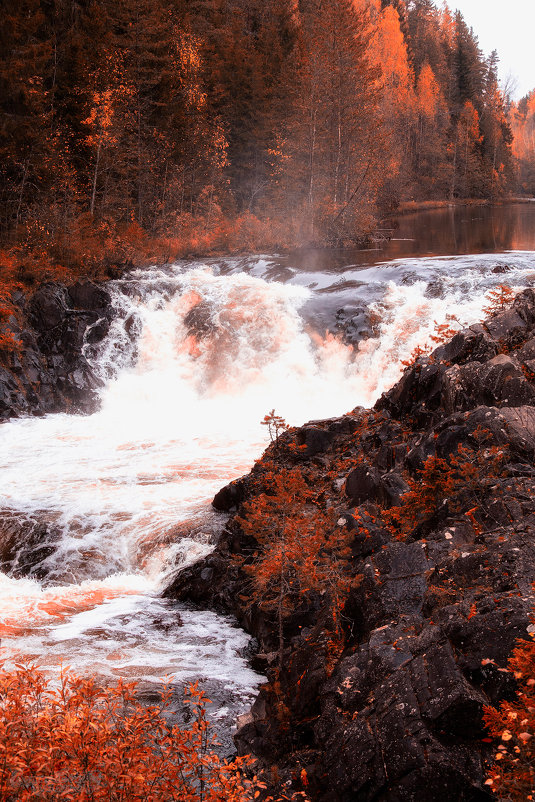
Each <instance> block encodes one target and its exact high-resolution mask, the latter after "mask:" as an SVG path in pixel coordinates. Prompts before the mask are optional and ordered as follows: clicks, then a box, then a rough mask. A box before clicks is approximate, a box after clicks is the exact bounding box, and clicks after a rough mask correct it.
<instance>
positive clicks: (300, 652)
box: [166, 290, 535, 802]
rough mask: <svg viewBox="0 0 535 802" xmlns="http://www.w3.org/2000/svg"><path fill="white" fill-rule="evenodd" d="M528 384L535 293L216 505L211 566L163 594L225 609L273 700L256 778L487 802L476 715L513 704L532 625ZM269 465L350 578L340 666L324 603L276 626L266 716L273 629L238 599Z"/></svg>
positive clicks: (290, 445)
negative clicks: (246, 526)
mask: <svg viewBox="0 0 535 802" xmlns="http://www.w3.org/2000/svg"><path fill="white" fill-rule="evenodd" d="M534 368H535V293H534V292H533V291H531V290H527V291H525V292H523V293H521V294H520V295H519V296H518V297H517V299H516V300H515V302H514V304H513V306H512V308H511V309H510V310H508V311H506V312H503V313H501V314H499V315H495V316H494V317H492V318H490V319H489V320H487V321H486V322H485V323H484V324H482V325H480V326H473V327H471V328H470V329H467V330H466V331H463V332H460V333H459V334H457V335H456V336H455V337H454V338H453V339H452V340H451V341H450V342H448V343H446V344H445V345H443V346H441V347H440V348H438V349H437V350H436V351H435V352H434V354H432V355H431V357H430V358H420V359H418V360H417V362H416V363H415V364H414V365H413V366H412V367H410V368H407V370H406V371H405V373H404V375H403V377H402V379H401V380H400V382H399V383H398V384H397V385H396V386H395V387H394V388H392V390H390V391H389V392H388V393H386V394H385V395H384V396H383V397H382V398H381V399H380V400H379V401H378V403H377V404H376V407H375V409H374V410H371V411H366V410H362V409H357V410H354V411H353V413H352V414H351V415H347V416H344V417H342V418H338V419H332V420H326V421H313V422H311V423H309V424H306V425H305V426H303V427H302V428H301V429H298V430H294V431H290V432H288V433H285V434H284V435H282V437H281V438H280V439H279V442H278V444H276V446H270V448H269V449H268V451H267V452H266V455H265V456H264V458H263V460H261V461H260V462H259V463H257V464H256V465H255V467H254V469H253V471H252V473H251V474H250V475H249V476H246V477H244V478H243V479H241V480H239V483H235V484H234V485H231V486H230V487H228V488H226V489H224V490H223V491H221V493H220V494H218V502H217V503H218V508H220V509H226V510H230V509H232V508H234V507H237V511H238V515H237V516H234V517H232V518H231V519H230V520H229V523H228V524H227V528H226V531H225V532H224V534H223V536H222V538H221V541H220V543H219V544H218V547H217V548H216V551H215V552H214V553H213V554H211V555H209V556H208V557H207V558H206V559H205V560H204V561H202V562H201V563H200V564H198V565H195V566H191V567H190V568H188V569H186V570H185V571H183V572H182V573H181V574H179V575H178V576H177V578H176V579H175V581H174V582H173V584H172V585H171V586H170V587H169V588H168V590H167V592H166V595H168V596H170V597H174V598H181V599H190V600H192V601H194V602H196V603H199V604H209V605H212V606H214V607H216V608H219V609H224V610H227V611H231V612H233V613H234V614H235V615H236V616H237V617H238V619H239V620H240V621H241V623H242V624H243V625H244V626H245V627H246V628H247V629H248V630H249V632H251V633H252V634H253V635H255V636H256V637H257V639H258V641H259V656H258V658H257V660H258V664H259V666H261V667H263V668H264V669H267V673H268V678H270V679H271V680H272V682H271V683H270V684H267V685H265V686H264V687H263V688H262V689H261V692H260V695H259V697H258V699H257V701H256V703H255V705H254V706H253V708H252V710H251V713H250V714H249V715H248V716H247V717H246V718H244V720H243V721H242V722H241V727H240V729H239V730H238V733H237V735H236V739H235V740H236V744H237V748H238V751H239V752H240V753H250V752H252V753H253V754H255V755H256V756H257V757H258V758H259V759H260V760H261V761H263V762H264V765H265V766H266V767H267V771H266V776H267V777H272V776H273V774H272V773H271V774H270V767H273V766H274V765H276V766H277V770H276V772H277V774H278V776H279V778H280V783H281V784H282V785H281V787H284V791H285V792H286V793H288V792H289V791H299V790H303V786H302V784H301V781H300V775H301V771H302V769H305V771H306V775H307V780H308V786H307V789H306V790H307V793H308V795H309V797H310V798H311V799H313V800H318V801H319V802H350V801H351V802H353V800H359V802H372V800H373V802H436V801H437V800H442V799H444V800H464V801H465V802H468V801H470V802H479V800H481V802H483V800H491V799H492V798H493V797H492V795H491V794H490V793H489V791H488V789H487V787H486V786H485V785H484V782H485V778H486V768H485V767H486V762H487V760H488V759H489V757H491V755H492V752H493V747H492V745H491V744H490V745H489V744H488V743H485V742H484V741H483V740H482V739H483V738H484V736H485V732H484V728H483V725H482V709H483V707H484V706H485V705H488V704H496V703H498V702H499V700H500V699H503V698H504V697H507V696H509V697H510V696H511V694H513V693H514V690H515V688H514V679H513V678H512V675H511V674H510V673H507V672H506V671H504V670H503V669H504V668H505V667H506V666H507V660H508V658H509V656H510V654H511V651H512V649H513V647H514V644H515V641H516V640H517V639H518V638H521V637H524V638H525V637H527V626H528V625H529V623H530V615H531V612H532V608H533V590H532V583H533V580H534V578H535V468H534V459H535V370H534ZM467 455H468V456H467ZM463 460H464V461H463ZM437 461H438V462H437ZM441 461H442V462H441ZM268 463H270V464H271V466H273V464H275V465H276V466H277V467H278V468H280V469H281V470H282V469H285V468H288V467H292V466H299V467H300V469H301V470H302V471H303V472H305V473H306V476H307V482H309V484H310V486H312V487H313V488H314V498H315V503H316V504H317V505H321V506H323V507H324V508H325V509H327V508H330V507H332V508H334V509H335V511H336V513H337V514H338V516H339V518H338V526H343V527H345V528H346V529H347V531H348V532H350V533H351V535H352V537H353V541H352V546H351V549H352V561H351V571H352V572H353V573H354V575H355V576H357V575H358V576H359V578H360V579H359V581H358V582H356V583H355V586H354V587H353V588H352V590H351V592H350V593H349V596H348V598H347V601H346V604H345V609H344V621H345V629H346V637H345V644H344V649H343V651H342V652H341V654H339V655H337V657H336V659H334V662H333V658H332V655H329V650H328V646H327V642H326V640H325V638H322V632H323V631H324V627H325V610H324V608H323V607H322V600H321V598H320V599H318V598H315V599H314V598H310V599H309V600H308V603H305V602H304V603H303V604H301V606H300V607H299V609H296V610H295V611H294V613H288V614H287V616H286V619H285V623H284V626H285V644H286V649H285V652H284V661H283V666H284V668H283V672H282V675H281V676H279V677H278V686H279V688H280V690H279V698H277V695H276V693H275V691H274V685H273V680H274V678H275V674H276V672H275V671H274V669H273V665H274V658H273V654H272V652H273V650H274V649H276V622H275V621H274V617H273V616H271V617H270V616H269V615H267V614H266V613H264V612H262V611H261V610H260V609H259V607H258V606H257V605H255V604H254V603H252V604H251V603H250V601H249V602H248V601H247V583H248V577H247V576H245V574H244V573H243V572H242V569H241V567H240V561H239V560H236V559H235V558H236V557H242V558H244V559H247V557H248V555H249V554H250V553H251V551H252V550H254V548H255V542H254V536H251V533H250V531H249V534H248V535H246V534H245V533H244V531H243V529H242V526H241V524H240V516H241V517H243V516H244V515H245V516H247V514H248V510H251V509H254V499H255V494H257V493H259V492H260V490H259V487H261V485H262V481H261V480H262V472H263V471H264V470H267V465H268ZM430 464H434V465H439V466H440V465H442V466H443V467H442V468H441V470H443V471H444V473H443V474H442V476H443V480H444V487H445V486H446V484H445V483H446V482H449V484H448V485H447V488H448V489H447V492H445V491H444V492H443V489H444V488H443V487H442V485H441V481H442V480H440V476H441V475H440V474H439V480H438V481H436V488H435V492H436V500H435V501H433V503H432V504H428V506H427V507H426V502H425V493H426V491H427V490H429V483H430V482H431V480H432V475H431V474H429V477H430V478H429V477H428V479H425V477H426V476H428V474H426V470H427V468H426V466H429V465H430ZM444 466H445V467H444ZM452 466H454V467H452ZM448 471H449V473H448ZM426 481H427V482H428V484H427V485H426V484H425V482H426ZM407 491H411V493H412V495H410V496H407V497H406V498H410V499H412V500H411V504H412V505H413V510H414V513H413V520H412V519H411V515H410V513H411V511H412V507H411V508H410V509H409V508H407V507H404V506H403V505H404V500H403V499H404V494H406V493H407ZM396 511H397V515H398V517H397V518H396V516H395V515H394V513H396ZM408 513H409V514H408ZM243 594H245V596H244V595H243ZM281 698H282V700H283V702H284V708H283V710H284V714H281V705H280V699H281ZM494 751H495V750H494Z"/></svg>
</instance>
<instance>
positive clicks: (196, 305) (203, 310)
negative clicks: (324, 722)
mask: <svg viewBox="0 0 535 802" xmlns="http://www.w3.org/2000/svg"><path fill="white" fill-rule="evenodd" d="M497 262H499V259H498V258H497V257H496V256H492V257H491V256H466V257H444V258H432V259H431V258H430V259H413V260H398V261H397V262H391V263H385V264H382V265H381V264H379V265H375V266H373V267H367V268H365V269H362V268H359V267H356V266H353V267H351V266H350V267H348V268H346V269H344V271H343V272H340V271H337V272H329V271H325V272H318V271H314V272H311V273H307V272H306V271H303V270H297V269H293V268H291V267H290V266H288V265H285V266H283V267H280V263H277V264H276V265H275V266H274V260H273V259H270V258H269V257H265V258H256V259H251V260H246V261H244V260H241V261H240V260H234V261H232V260H230V261H227V262H224V263H223V262H222V263H217V262H214V263H213V264H210V265H203V264H199V263H192V262H190V263H184V264H180V265H176V266H172V267H166V268H153V269H150V270H149V269H147V270H139V271H135V272H132V273H131V274H130V275H129V276H128V277H127V278H126V279H124V280H121V281H118V282H116V283H115V284H114V285H112V288H111V289H112V292H113V299H114V305H115V308H116V312H117V316H116V318H115V320H114V322H113V324H112V328H111V330H110V334H109V336H108V337H107V339H106V340H105V341H104V343H102V344H101V345H100V346H99V347H98V349H95V347H93V350H91V347H89V346H88V351H87V356H88V358H89V359H90V360H91V361H92V363H93V366H94V368H95V370H96V372H97V373H99V374H100V376H101V377H102V378H103V379H105V386H104V389H103V390H102V393H101V408H100V410H99V411H98V412H97V413H95V414H93V415H91V416H79V415H66V414H61V415H50V416H47V417H45V418H22V419H18V420H13V421H11V422H9V423H6V424H4V425H3V426H1V427H0V444H1V450H0V470H1V476H2V480H1V482H0V516H1V518H0V520H1V521H2V523H3V524H4V525H5V524H6V522H7V523H8V524H9V525H10V526H17V527H20V531H21V533H22V535H21V538H22V539H21V558H20V560H19V564H18V566H17V565H15V566H14V568H13V571H12V572H11V575H9V576H8V575H4V574H0V610H1V622H0V636H1V638H2V640H1V646H0V654H1V657H2V659H3V661H4V663H5V665H12V664H13V663H15V662H16V661H17V660H19V659H21V658H31V659H32V660H35V661H36V662H37V663H38V664H40V665H42V666H44V667H46V668H47V669H48V670H49V671H51V672H55V671H57V670H59V667H60V666H61V665H63V666H71V667H73V668H74V669H75V670H77V671H78V672H81V673H91V674H96V675H98V676H102V677H118V676H123V677H127V678H129V679H137V680H140V681H141V682H142V683H149V684H150V683H154V682H156V681H158V679H159V678H160V677H163V676H167V677H171V678H172V680H173V681H175V682H177V683H180V682H185V681H186V680H191V679H197V678H200V679H201V680H204V683H205V687H208V690H209V691H210V687H212V688H213V687H214V686H217V687H218V688H219V693H216V696H218V698H219V700H220V702H219V713H215V715H220V716H225V715H230V716H233V715H234V714H235V713H236V712H237V711H238V710H239V709H242V708H243V707H244V705H246V704H247V703H248V702H250V700H251V698H252V696H253V695H254V693H255V689H256V687H257V685H258V682H259V681H260V679H261V678H259V677H258V676H257V675H256V674H255V673H254V672H253V671H252V670H251V669H250V668H249V667H248V664H247V661H246V659H245V657H244V650H245V649H246V647H247V643H248V639H247V637H246V636H245V634H244V633H243V632H241V630H239V629H238V628H237V627H236V626H235V625H234V624H233V622H232V621H231V620H229V619H226V618H222V617H221V616H218V615H215V614H214V613H211V612H199V611H194V610H190V609H186V608H183V607H182V608H181V609H180V610H179V613H180V619H179V618H178V614H177V609H176V607H175V606H174V605H172V604H171V603H170V602H167V601H164V600H162V599H161V598H160V597H159V593H160V591H161V590H162V588H163V587H165V585H166V583H167V582H168V581H169V579H170V577H171V576H172V575H173V574H174V573H175V572H176V571H177V570H178V569H179V568H180V566H184V565H187V564H189V563H191V562H192V561H195V560H197V559H199V558H200V557H202V556H204V555H205V554H206V553H208V552H209V551H210V550H211V548H212V547H213V543H214V540H215V538H216V537H217V533H218V531H220V528H221V526H222V525H223V524H224V520H225V518H224V516H223V515H221V514H217V513H215V512H213V511H212V510H211V508H210V500H211V498H212V497H213V495H214V493H215V492H216V491H217V490H218V489H219V488H220V487H222V486H223V485H224V484H226V483H227V482H228V481H229V480H231V479H233V478H236V477H238V476H240V475H242V474H243V473H245V472H246V471H248V470H249V468H250V467H251V465H252V463H253V461H254V459H255V458H257V457H258V456H259V455H260V454H261V452H262V450H263V448H264V447H265V445H266V444H267V441H266V435H267V433H266V431H265V427H262V426H261V424H260V421H261V420H262V418H263V417H264V415H265V414H266V412H268V411H269V410H271V409H272V408H274V409H275V410H276V412H277V413H278V414H280V415H282V416H283V417H284V418H285V419H286V420H287V421H288V423H290V424H295V425H299V424H302V423H304V422H306V421H308V420H311V419H317V418H321V417H330V416H334V415H340V414H343V413H345V412H348V411H350V410H351V409H353V408H355V407H356V406H358V405H362V406H370V405H371V404H373V402H374V401H375V399H376V398H377V397H378V396H379V395H380V393H381V392H383V391H384V390H386V389H388V388H389V387H390V386H391V385H392V384H393V383H394V382H395V381H396V380H397V378H398V377H399V376H400V374H401V371H402V369H403V368H402V365H401V361H402V360H403V359H407V358H408V357H409V356H410V354H411V352H412V351H413V349H414V348H415V347H416V346H417V345H420V344H422V343H423V342H425V341H426V340H428V338H429V335H430V333H431V332H432V331H433V330H434V329H435V325H436V323H442V322H444V320H445V319H446V315H447V314H449V315H455V317H456V319H457V321H458V323H456V324H455V325H466V324H469V323H473V322H475V321H477V320H478V319H480V318H481V309H482V306H483V305H484V296H485V293H486V291H487V290H488V289H489V288H490V287H492V286H494V285H496V284H499V283H500V281H501V280H503V278H502V277H501V276H500V275H499V274H493V273H492V271H491V269H490V268H491V265H496V263H497ZM507 264H508V269H509V270H510V272H509V275H508V277H507V282H508V284H510V285H512V286H514V287H517V288H521V287H524V286H526V285H527V284H529V283H531V281H532V279H533V264H534V262H533V254H532V253H529V254H528V253H521V252H518V253H515V254H508V256H507ZM277 265H278V267H277ZM356 302H358V303H359V304H360V305H364V306H365V307H366V308H367V309H368V310H369V311H370V313H371V314H372V316H373V319H374V321H375V323H374V331H373V336H371V337H369V338H368V339H363V340H362V341H361V342H360V343H359V344H358V347H351V346H348V345H346V344H344V342H343V341H342V339H341V338H339V337H335V336H333V335H332V334H325V331H324V328H323V324H324V322H325V316H326V315H327V316H328V314H327V313H328V310H332V311H334V310H335V309H337V308H340V307H343V306H344V305H346V304H351V303H353V304H355V303H356ZM326 310H327V312H326ZM39 527H41V529H39ZM43 527H44V528H45V531H46V536H45V537H44V543H43V537H42V536H41V538H40V540H39V542H38V543H37V544H34V545H32V543H33V540H32V538H29V540H28V542H24V532H29V533H31V532H33V533H34V534H35V532H36V531H38V530H39V531H42V528H43ZM43 546H44V547H43ZM32 548H34V549H40V551H39V554H38V558H36V559H34V560H32V561H30V562H31V568H30V569H29V570H22V565H23V564H24V560H25V554H26V553H27V552H28V551H31V549H32ZM212 693H213V691H212Z"/></svg>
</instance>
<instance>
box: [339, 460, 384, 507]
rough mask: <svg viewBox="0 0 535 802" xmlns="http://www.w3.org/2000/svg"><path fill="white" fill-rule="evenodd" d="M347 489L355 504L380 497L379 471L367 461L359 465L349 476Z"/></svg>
mask: <svg viewBox="0 0 535 802" xmlns="http://www.w3.org/2000/svg"><path fill="white" fill-rule="evenodd" d="M345 491H346V495H347V497H348V498H349V499H350V500H351V502H352V503H353V504H361V503H362V502H363V501H368V500H376V499H378V498H379V496H380V494H381V479H380V476H379V473H378V472H377V471H376V470H375V468H372V467H370V466H369V465H366V463H362V464H360V465H357V466H356V467H355V468H353V470H352V471H351V473H350V474H348V476H347V479H346V484H345Z"/></svg>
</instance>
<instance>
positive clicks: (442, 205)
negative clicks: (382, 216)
mask: <svg viewBox="0 0 535 802" xmlns="http://www.w3.org/2000/svg"><path fill="white" fill-rule="evenodd" d="M509 203H535V198H528V197H513V196H511V197H504V198H494V199H491V198H454V199H453V200H450V199H448V200H427V201H413V200H406V201H401V203H400V204H399V206H398V208H397V209H396V211H395V212H393V214H392V215H389V217H391V216H392V217H396V216H398V215H405V214H412V213H413V212H425V211H431V210H432V209H456V208H459V207H461V208H462V207H463V206H503V205H507V204H509Z"/></svg>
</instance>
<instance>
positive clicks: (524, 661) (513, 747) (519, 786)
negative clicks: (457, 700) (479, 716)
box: [484, 640, 535, 802]
mask: <svg viewBox="0 0 535 802" xmlns="http://www.w3.org/2000/svg"><path fill="white" fill-rule="evenodd" d="M508 665H509V669H510V670H511V671H513V672H514V675H515V678H516V680H517V682H518V697H517V699H516V701H514V702H509V701H507V702H502V703H501V705H500V707H499V708H498V709H495V708H493V707H487V708H485V715H484V720H485V724H486V725H487V729H488V730H489V732H490V734H491V735H492V736H493V738H495V739H499V741H500V744H499V746H498V747H497V749H496V752H495V754H494V761H495V762H494V764H493V765H492V766H491V768H490V771H489V777H488V779H487V780H486V783H485V784H486V785H487V786H489V787H490V788H492V790H493V791H494V792H495V793H496V794H497V795H498V797H499V798H500V799H510V800H511V801H512V802H524V800H526V799H530V798H533V793H534V788H535V770H534V758H535V750H534V748H533V745H532V744H533V735H534V733H535V690H534V687H535V643H534V642H533V640H529V641H525V640H519V641H518V645H517V647H516V649H515V650H514V651H513V654H512V656H511V658H510V659H509V663H508ZM485 740H486V739H485Z"/></svg>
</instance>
